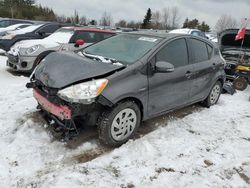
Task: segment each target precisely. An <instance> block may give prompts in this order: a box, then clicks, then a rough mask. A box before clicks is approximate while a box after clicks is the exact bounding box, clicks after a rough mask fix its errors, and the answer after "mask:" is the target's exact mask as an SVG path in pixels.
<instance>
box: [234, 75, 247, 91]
mask: <svg viewBox="0 0 250 188" xmlns="http://www.w3.org/2000/svg"><path fill="white" fill-rule="evenodd" d="M233 85H234V88H235V89H237V90H239V91H243V90H245V89H246V88H247V85H248V82H247V80H246V79H245V78H243V77H239V78H236V79H235V80H234V81H233Z"/></svg>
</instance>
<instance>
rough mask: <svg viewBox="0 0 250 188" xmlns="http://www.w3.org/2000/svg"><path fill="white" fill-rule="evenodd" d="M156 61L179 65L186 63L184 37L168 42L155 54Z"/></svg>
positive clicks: (186, 54)
mask: <svg viewBox="0 0 250 188" xmlns="http://www.w3.org/2000/svg"><path fill="white" fill-rule="evenodd" d="M156 61H166V62H169V63H171V64H173V65H174V67H181V66H185V65H187V64H188V53H187V45H186V41H185V39H177V40H175V41H172V42H170V43H168V44H167V45H166V46H165V47H163V48H162V49H161V50H160V51H159V52H158V53H157V54H156Z"/></svg>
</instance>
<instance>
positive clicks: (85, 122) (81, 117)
mask: <svg viewBox="0 0 250 188" xmlns="http://www.w3.org/2000/svg"><path fill="white" fill-rule="evenodd" d="M26 87H28V88H33V95H34V98H35V99H36V100H37V102H38V108H39V109H40V111H41V113H42V115H43V117H44V118H45V120H47V122H48V124H49V125H52V127H53V128H54V129H55V130H56V131H57V132H58V131H60V132H62V133H63V134H64V139H66V140H68V139H71V138H72V137H74V136H77V135H78V134H79V131H80V129H82V128H83V127H84V126H95V125H96V123H97V119H98V117H99V116H100V114H101V112H102V111H103V110H105V109H107V108H109V107H110V106H112V103H111V102H109V101H108V100H107V99H105V98H104V97H102V96H99V97H98V98H97V99H96V101H94V102H93V103H91V104H81V103H69V102H66V101H64V100H62V99H61V98H59V97H58V96H57V95H56V93H57V91H53V89H51V90H52V91H51V90H50V89H49V88H44V86H41V85H36V84H35V83H32V82H31V83H28V84H27V85H26Z"/></svg>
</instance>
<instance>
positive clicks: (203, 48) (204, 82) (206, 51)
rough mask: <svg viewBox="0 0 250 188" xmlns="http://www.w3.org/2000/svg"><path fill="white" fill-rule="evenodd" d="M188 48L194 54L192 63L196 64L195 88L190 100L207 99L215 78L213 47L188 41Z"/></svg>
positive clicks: (199, 42)
mask: <svg viewBox="0 0 250 188" xmlns="http://www.w3.org/2000/svg"><path fill="white" fill-rule="evenodd" d="M187 42H188V47H189V49H190V50H191V53H192V59H191V63H192V64H194V74H193V86H192V90H191V92H190V98H191V99H192V100H193V101H197V100H200V99H204V98H205V97H207V95H208V93H209V91H210V88H211V85H212V84H213V83H211V81H212V79H211V78H213V77H214V76H215V69H216V63H215V62H214V61H213V55H212V52H211V51H212V50H213V49H212V47H211V46H210V45H208V44H207V43H205V42H203V41H199V40H197V39H188V40H187Z"/></svg>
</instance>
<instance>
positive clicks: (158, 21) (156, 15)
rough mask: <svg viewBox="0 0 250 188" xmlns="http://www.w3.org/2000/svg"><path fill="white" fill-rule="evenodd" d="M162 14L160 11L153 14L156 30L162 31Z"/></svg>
mask: <svg viewBox="0 0 250 188" xmlns="http://www.w3.org/2000/svg"><path fill="white" fill-rule="evenodd" d="M161 17H162V16H161V13H160V11H156V12H153V14H152V22H151V23H152V24H153V27H154V28H155V29H161V25H162V24H161Z"/></svg>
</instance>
